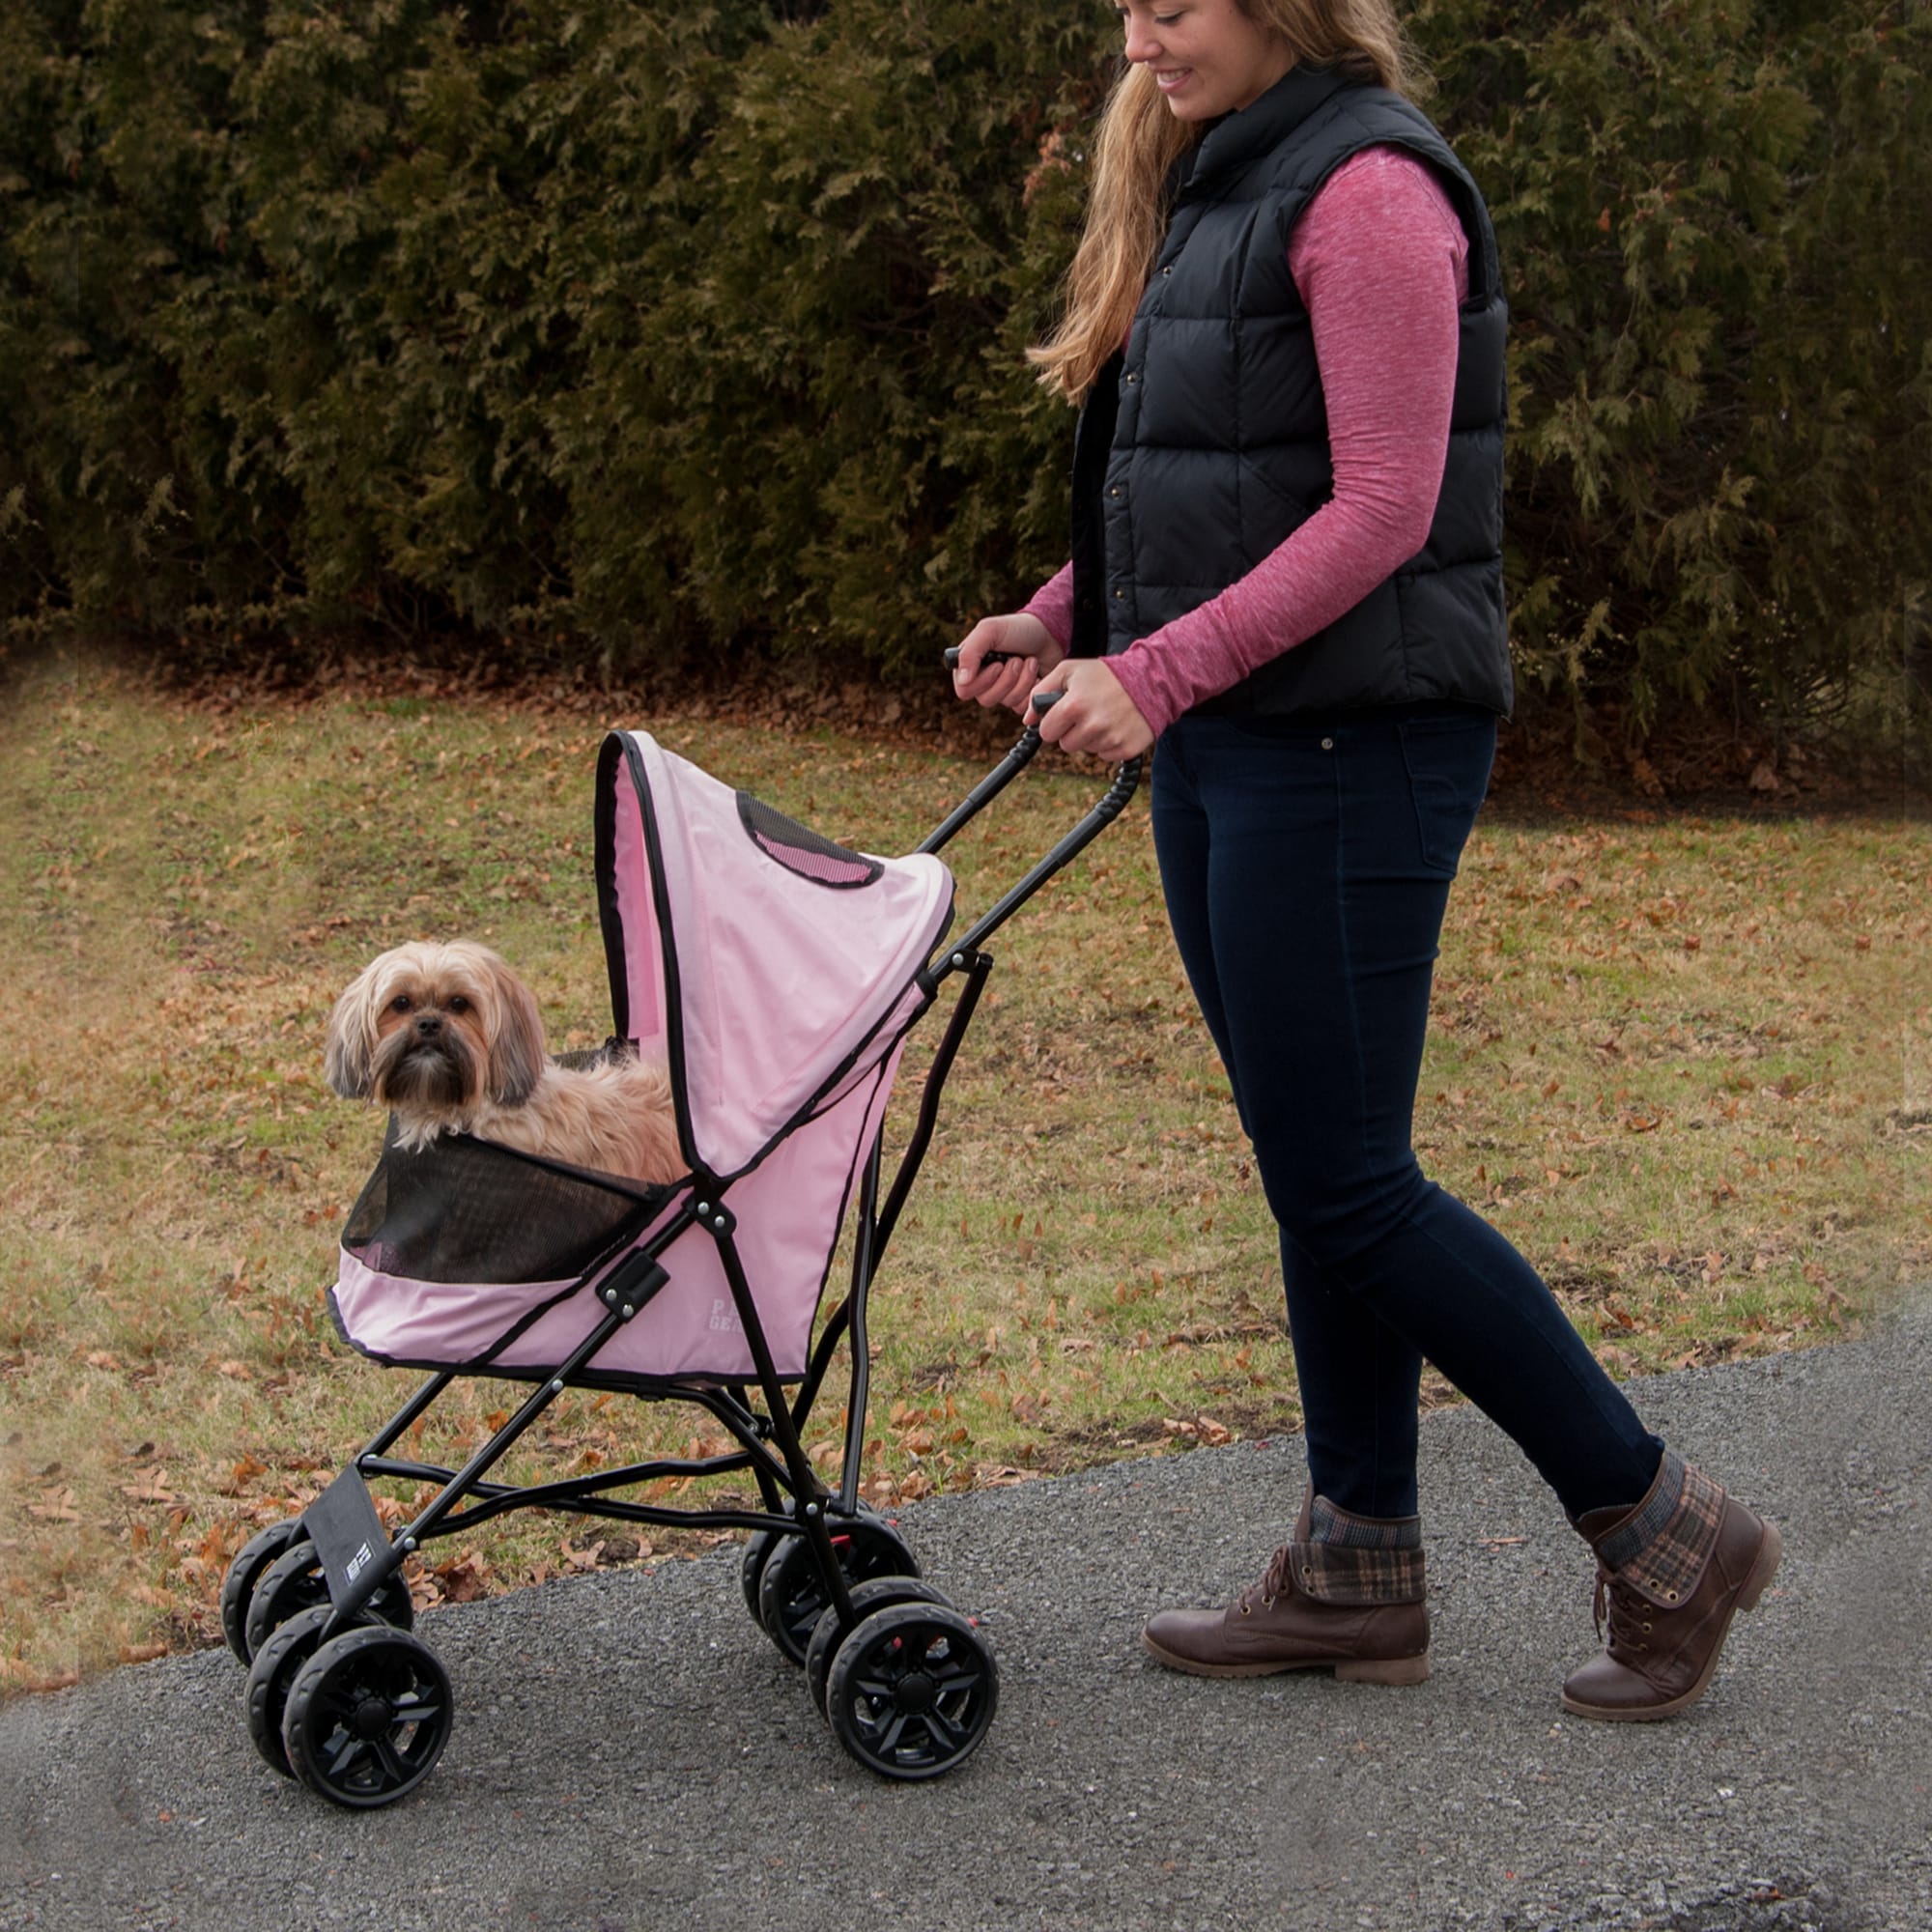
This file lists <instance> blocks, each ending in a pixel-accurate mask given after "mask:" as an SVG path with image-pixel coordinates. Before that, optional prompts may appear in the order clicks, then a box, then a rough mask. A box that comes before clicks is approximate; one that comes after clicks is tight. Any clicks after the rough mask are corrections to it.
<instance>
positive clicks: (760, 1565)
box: [738, 1502, 792, 1625]
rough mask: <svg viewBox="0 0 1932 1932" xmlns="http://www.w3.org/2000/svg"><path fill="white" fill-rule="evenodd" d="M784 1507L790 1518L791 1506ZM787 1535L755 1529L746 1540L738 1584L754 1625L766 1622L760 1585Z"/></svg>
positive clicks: (774, 1530) (779, 1531) (777, 1531)
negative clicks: (762, 1608)
mask: <svg viewBox="0 0 1932 1932" xmlns="http://www.w3.org/2000/svg"><path fill="white" fill-rule="evenodd" d="M784 1507H785V1514H786V1515H787V1516H789V1515H790V1514H791V1507H792V1506H791V1504H790V1503H789V1502H787V1503H786V1504H785V1506H784ZM786 1535H787V1532H786V1531H784V1530H782V1529H754V1530H753V1532H752V1533H751V1535H750V1536H748V1537H747V1538H746V1539H745V1553H744V1555H743V1557H742V1558H740V1560H739V1563H738V1582H739V1584H740V1586H741V1587H742V1588H743V1590H744V1592H745V1607H746V1608H747V1609H748V1610H750V1611H751V1613H752V1621H753V1623H754V1624H759V1625H762V1624H763V1622H764V1614H763V1612H762V1611H760V1609H759V1608H758V1585H759V1584H760V1583H762V1582H763V1581H764V1579H765V1565H766V1564H767V1563H769V1562H770V1561H771V1560H772V1551H773V1550H775V1549H776V1548H778V1547H779V1545H780V1544H781V1543H782V1542H784V1540H785V1537H786Z"/></svg>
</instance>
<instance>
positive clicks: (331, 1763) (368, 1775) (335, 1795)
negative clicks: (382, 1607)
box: [282, 1624, 454, 1811]
mask: <svg viewBox="0 0 1932 1932" xmlns="http://www.w3.org/2000/svg"><path fill="white" fill-rule="evenodd" d="M453 1716H454V1713H453V1709H452V1703H451V1698H450V1693H449V1673H448V1672H447V1671H445V1670H444V1669H443V1667H442V1662H441V1660H440V1659H439V1658H438V1656H437V1654H436V1652H435V1651H433V1650H431V1649H430V1647H429V1646H428V1644H426V1643H424V1642H423V1641H422V1640H421V1638H419V1637H414V1636H412V1635H411V1634H409V1633H408V1632H407V1631H398V1630H391V1629H389V1628H388V1627H387V1626H386V1625H383V1624H375V1625H370V1626H367V1627H365V1628H363V1629H360V1630H350V1631H344V1632H343V1633H342V1634H340V1635H339V1636H332V1637H330V1638H329V1640H328V1641H327V1643H325V1644H324V1645H323V1646H322V1647H321V1648H320V1649H319V1650H317V1651H315V1652H314V1653H313V1654H312V1655H311V1656H309V1657H308V1658H307V1659H306V1660H304V1662H302V1664H301V1667H300V1668H299V1669H298V1671H297V1673H296V1677H295V1681H294V1683H293V1684H292V1685H291V1686H290V1688H289V1693H288V1701H287V1704H286V1706H285V1708H284V1710H283V1713H282V1747H283V1749H284V1750H285V1751H286V1752H287V1754H288V1761H289V1765H290V1767H291V1769H292V1770H293V1771H294V1773H295V1775H296V1776H298V1778H300V1779H301V1781H302V1782H303V1783H304V1784H305V1785H307V1786H308V1788H309V1789H310V1790H311V1791H313V1792H315V1793H317V1794H318V1795H319V1796H320V1797H323V1798H327V1800H328V1801H329V1803H330V1804H342V1805H347V1806H348V1807H349V1808H350V1809H352V1810H358V1811H363V1810H370V1809H373V1808H374V1807H375V1806H377V1805H379V1804H394V1803H395V1802H396V1800H397V1799H399V1798H405V1797H407V1796H408V1795H409V1794H410V1793H411V1792H412V1791H413V1790H414V1789H415V1788H416V1786H417V1785H418V1784H420V1783H421V1782H422V1781H423V1779H424V1778H426V1777H427V1776H429V1775H430V1773H431V1771H433V1770H434V1769H435V1767H436V1761H437V1759H438V1758H440V1756H441V1755H442V1747H443V1746H444V1745H446V1744H447V1743H448V1742H449V1732H450V1726H451V1722H452V1720H453Z"/></svg>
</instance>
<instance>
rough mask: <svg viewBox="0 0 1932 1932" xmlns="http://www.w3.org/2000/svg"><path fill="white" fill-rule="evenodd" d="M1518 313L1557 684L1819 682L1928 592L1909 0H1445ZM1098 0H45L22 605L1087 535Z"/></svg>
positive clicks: (1524, 621)
mask: <svg viewBox="0 0 1932 1932" xmlns="http://www.w3.org/2000/svg"><path fill="white" fill-rule="evenodd" d="M1410 20H1411V25H1412V27H1413V30H1414V32H1415V35H1416V38H1417V40H1418V42H1419V43H1420V45H1421V47H1422V49H1423V51H1424V53H1425V55H1426V57H1427V59H1428V62H1429V64H1430V67H1431V69H1432V71H1433V74H1434V77H1435V91H1434V93H1433V94H1432V96H1431V97H1430V100H1429V105H1430V106H1431V109H1432V111H1433V112H1434V113H1435V115H1436V117H1437V118H1438V119H1439V120H1440V121H1441V122H1442V124H1443V126H1444V127H1445V128H1446V129H1447V131H1448V132H1449V133H1450V135H1451V137H1452V138H1453V139H1454V140H1455V141H1456V143H1457V145H1458V147H1459V149H1460V151H1461V152H1462V154H1463V156H1464V158H1465V159H1466V160H1467V162H1468V163H1469V165H1470V167H1471V169H1472V171H1473V172H1474V173H1475V175H1476V177H1477V179H1478V180H1479V181H1480V182H1481V183H1482V184H1483V185H1484V187H1485V189H1486V191H1487V192H1488V194H1489V196H1490V197H1491V201H1492V208H1493V211H1494V214H1495V219H1496V226H1497V230H1498V235H1499V239H1500V241H1501V245H1502V251H1503V257H1504V262H1505V268H1506V272H1507V274H1508V278H1509V285H1510V298H1511V304H1512V308H1513V311H1514V316H1515V327H1514V336H1513V351H1512V357H1513V364H1512V366H1513V411H1514V416H1515V433H1514V438H1513V443H1512V453H1511V458H1510V466H1511V467H1510V477H1509V486H1510V511H1511V544H1512V554H1511V559H1510V569H1511V579H1512V586H1513V595H1514V622H1515V632H1516V637H1517V641H1518V648H1519V654H1520V664H1521V666H1522V668H1523V670H1524V672H1525V673H1526V675H1527V679H1528V680H1529V682H1531V683H1532V684H1541V685H1542V686H1544V687H1546V688H1549V689H1552V690H1558V691H1566V692H1569V693H1571V694H1573V695H1575V696H1577V697H1579V698H1587V697H1593V696H1616V697H1620V698H1623V699H1626V700H1628V701H1630V702H1632V703H1633V704H1634V707H1635V712H1634V717H1635V723H1636V725H1637V727H1638V728H1641V727H1642V725H1644V724H1645V723H1647V721H1648V720H1649V719H1650V717H1651V716H1652V715H1653V714H1654V713H1655V711H1656V709H1657V708H1658V707H1659V706H1660V705H1662V704H1666V703H1669V702H1672V701H1674V700H1681V699H1690V700H1700V699H1703V698H1706V697H1708V696H1710V695H1711V694H1713V693H1714V692H1718V691H1719V690H1721V691H1723V692H1724V693H1725V694H1726V695H1727V696H1742V697H1745V698H1747V699H1749V700H1751V701H1752V702H1754V703H1756V704H1758V705H1760V706H1768V707H1771V708H1773V709H1775V710H1777V711H1779V712H1783V713H1796V712H1799V711H1801V710H1803V709H1804V708H1805V707H1807V706H1815V705H1816V704H1818V703H1820V702H1823V701H1830V700H1833V699H1837V698H1841V697H1842V696H1844V695H1845V694H1846V693H1848V692H1851V691H1855V690H1857V689H1859V688H1860V687H1861V685H1862V686H1867V687H1869V686H1883V685H1884V684H1885V682H1886V681H1887V680H1888V679H1889V680H1890V681H1891V683H1892V685H1893V686H1894V687H1897V686H1898V685H1899V683H1900V677H1899V673H1900V671H1901V668H1903V667H1904V666H1905V665H1907V664H1908V663H1909V662H1910V661H1911V660H1912V657H1913V654H1914V652H1915V651H1916V650H1919V649H1922V648H1923V640H1924V639H1925V636H1926V602H1927V587H1926V586H1927V583H1928V582H1932V507H1929V506H1928V500H1927V493H1926V491H1925V490H1924V489H1923V487H1922V484H1923V481H1924V472H1925V469H1926V462H1925V452H1926V450H1927V448H1928V446H1932V445H1928V429H1932V360H1929V359H1928V358H1929V357H1932V327H1928V323H1932V280H1929V279H1928V276H1927V273H1926V264H1927V262H1928V260H1932V248H1928V245H1927V244H1928V242H1929V241H1932V197H1928V195H1927V194H1926V192H1925V186H1924V172H1923V156H1924V155H1925V154H1926V153H1927V152H1928V147H1932V141H1929V140H1928V136H1932V127H1928V114H1929V113H1932V109H1928V100H1932V91H1928V89H1927V87H1926V85H1925V81H1926V78H1927V65H1928V64H1927V57H1926V56H1927V44H1928V26H1927V22H1926V21H1925V19H1924V17H1923V14H1922V12H1921V10H1920V8H1919V7H1918V5H1917V4H1915V0H1892V3H1891V4H1884V0H1759V4H1752V0H1726V4H1722V5H1719V4H1715V0H1594V3H1593V0H1521V3H1520V4H1515V5H1503V4H1498V0H1420V4H1418V5H1416V6H1415V7H1414V8H1413V10H1412V12H1411V14H1410ZM1116 41H1117V29H1116V26H1115V23H1114V20H1113V17H1112V14H1111V13H1110V12H1109V11H1108V10H1106V9H1105V8H1103V7H1096V6H1094V5H1093V4H1092V0H1067V4H1065V5H1048V6H1044V7H1042V6H1040V5H1039V4H1038V3H1037V0H918V4H912V0H822V4H811V0H790V4H787V0H773V4H767V5H758V4H752V0H714V3H713V4H710V5H702V4H699V5H694V6H691V7H687V8H679V9H669V10H665V9H648V10H647V9H642V8H639V7H637V6H635V5H631V4H625V0H573V4H572V5H571V6H569V7H568V8H548V7H530V8H526V7H522V6H518V5H515V4H510V0H481V4H478V5H474V6H471V7H469V8H467V9H463V10H461V11H459V10H457V9H454V8H451V7H447V6H440V5H434V4H429V0H302V4H299V5H290V4H278V3H277V0H197V4H195V5H193V6H185V5H180V4H176V0H13V4H12V5H11V6H10V7H9V8H8V9H7V10H5V13H4V15H0V568H4V572H5V576H4V582H0V618H4V619H7V620H10V621H11V624H12V629H13V633H14V635H15V636H16V637H19V636H28V635H32V634H34V633H36V632H39V631H44V630H46V629H48V628H50V627H60V626H71V625H80V626H85V627H89V628H92V629H99V628H103V627H111V628H113V629H115V630H118V631H120V632H123V633H133V634H136V635H141V636H145V637H147V638H149V639H152V640H154V641H155V643H156V646H157V647H159V648H162V649H174V648H178V647H179V642H178V640H181V639H190V640H194V641H196V642H197V643H200V644H204V645H205V644H206V643H208V642H209V641H210V640H213V641H215V642H216V643H218V645H219V647H220V648H222V649H224V650H228V651H231V652H238V653H241V654H249V653H257V652H263V651H272V650H276V649H279V648H281V647H282V644H283V642H284V640H286V639H290V638H297V639H302V638H313V637H320V636H338V635H341V634H342V632H343V631H344V630H345V628H351V629H358V630H361V629H378V630H381V631H382V632H384V633H386V634H388V635H390V636H393V637H398V638H403V639H412V638H417V637H422V636H425V635H427V634H430V633H432V632H434V633H440V634H441V635H444V636H447V635H448V634H450V633H451V632H452V631H454V632H457V633H459V634H463V635H468V636H469V637H471V638H473V639H474V640H475V647H476V648H477V649H479V650H492V649H497V648H500V640H503V639H512V640H517V641H518V642H519V643H520V644H521V645H522V646H523V647H525V648H527V647H528V646H529V645H530V644H531V643H532V641H537V642H540V643H541V644H542V646H543V647H545V648H550V649H556V648H559V647H560V648H561V649H562V650H563V651H565V652H581V653H586V654H587V653H598V654H601V655H602V656H603V657H604V658H605V659H606V660H607V661H608V662H611V663H613V664H616V665H619V666H624V667H635V666H639V665H646V664H653V663H655V664H665V665H668V664H672V663H690V662H693V661H696V660H705V659H717V658H719V657H721V656H723V655H724V654H726V653H740V652H747V651H756V650H769V651H771V652H776V653H782V652H798V651H804V652H811V653H814V654H817V655H819V656H821V657H824V658H826V659H828V660H833V661H837V662H839V663H841V664H843V665H845V666H848V667H849V666H852V665H857V664H866V665H869V666H872V667H874V668H879V669H882V670H884V671H887V672H894V671H897V670H901V669H905V668H914V667H916V668H919V669H920V670H921V671H922V672H924V671H925V670H926V668H928V667H929V665H930V663H931V653H932V651H933V650H934V648H935V647H936V646H937V645H938V644H939V643H941V642H943V641H945V640H947V639H950V638H951V637H952V636H953V635H955V634H956V633H957V632H958V630H959V629H960V628H961V627H962V626H963V625H964V624H965V623H966V622H967V621H969V619H970V618H971V617H972V616H974V615H976V614H978V613H980V612H982V611H988V610H994V609H1004V608H1008V607H1009V605H1010V604H1011V603H1012V602H1013V600H1014V599H1015V598H1016V597H1017V596H1019V595H1022V594H1024V593H1025V592H1026V591H1027V590H1029V589H1030V588H1031V587H1032V585H1033V584H1034V583H1035V582H1037V581H1038V580H1039V579H1040V578H1041V577H1043V576H1044V575H1045V574H1047V573H1048V572H1050V571H1051V570H1052V569H1053V568H1055V567H1056V566H1057V565H1058V563H1059V562H1060V561H1061V558H1062V554H1063V552H1064V545H1065V501H1064V497H1065V470H1066V464H1067V455H1068V450H1069V447H1070V439H1071V418H1070V415H1069V413H1068V412H1066V411H1065V409H1064V408H1062V407H1060V406H1059V405H1057V404H1055V403H1054V402H1052V401H1051V400H1050V399H1049V398H1047V397H1046V396H1045V395H1044V394H1043V393H1042V392H1040V391H1039V390H1038V389H1037V386H1036V385H1035V384H1034V383H1033V381H1032V379H1031V376H1030V374H1029V373H1028V371H1027V370H1026V369H1025V367H1024V366H1023V364H1022V361H1021V351H1022V349H1023V347H1024V346H1025V344H1026V343H1028V342H1029V341H1031V340H1035V339H1037V336H1038V335H1039V334H1040V333H1041V332H1042V330H1043V329H1044V327H1045V326H1046V324H1047V322H1048V320H1049V319H1050V317H1051V314H1052V312H1053V304H1054V300H1055V291H1056V286H1057V282H1058V277H1059V274H1060V272H1061V270H1062V269H1063V267H1064V264H1065V259H1066V255H1067V252H1068V249H1069V247H1070V243H1071V239H1072V235H1073V231H1074V228H1075V225H1076V223H1077V220H1078V214H1079V208H1080V203H1081V196H1082V193H1083V188H1084V154H1083V145H1082V144H1083V141H1084V139H1085V129H1086V128H1088V126H1089V125H1090V123H1091V119H1092V115H1093V113H1094V108H1095V107H1096V105H1097V103H1098V100H1099V99H1100V97H1101V95H1102V93H1103V91H1104V88H1105V86H1106V84H1107V80H1108V77H1109V75H1110V73H1111V71H1112V62H1113V59H1114V53H1115V46H1116Z"/></svg>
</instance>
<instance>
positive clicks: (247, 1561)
mask: <svg viewBox="0 0 1932 1932" xmlns="http://www.w3.org/2000/svg"><path fill="white" fill-rule="evenodd" d="M303 1540H304V1539H303V1537H302V1525H301V1518H300V1517H298V1516H292V1517H286V1518H284V1519H283V1520H282V1521H280V1522H271V1523H270V1525H269V1526H268V1528H267V1529H264V1530H258V1531H257V1532H256V1533H255V1534H254V1535H253V1536H251V1537H250V1538H249V1539H248V1541H247V1542H246V1543H244V1544H243V1545H242V1546H241V1548H240V1549H238V1550H237V1551H236V1552H235V1556H234V1559H233V1560H232V1561H231V1562H230V1563H229V1565H228V1574H227V1575H226V1576H225V1577H222V1579H221V1634H222V1635H223V1636H225V1637H226V1638H227V1639H228V1648H229V1649H230V1650H232V1651H233V1652H234V1653H235V1657H236V1661H237V1662H239V1663H240V1664H241V1667H242V1668H243V1669H244V1670H245V1669H246V1668H247V1667H248V1665H249V1664H250V1663H252V1662H254V1661H255V1653H254V1651H253V1650H252V1649H251V1648H250V1647H249V1643H248V1605H249V1601H250V1599H251V1598H253V1596H254V1594H255V1585H256V1584H257V1583H259V1582H260V1581H261V1580H262V1573H263V1571H265V1570H266V1569H267V1568H268V1567H269V1565H270V1563H272V1562H273V1561H274V1560H275V1559H276V1557H278V1556H280V1555H281V1554H282V1553H283V1552H284V1551H285V1550H287V1548H289V1546H290V1545H291V1544H294V1543H300V1542H302V1541H303Z"/></svg>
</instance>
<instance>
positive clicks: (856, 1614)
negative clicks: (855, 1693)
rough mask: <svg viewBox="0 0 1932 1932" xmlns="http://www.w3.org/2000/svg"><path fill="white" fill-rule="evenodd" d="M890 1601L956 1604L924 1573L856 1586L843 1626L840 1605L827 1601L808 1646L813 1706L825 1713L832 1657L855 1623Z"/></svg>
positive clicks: (807, 1675) (807, 1679)
mask: <svg viewBox="0 0 1932 1932" xmlns="http://www.w3.org/2000/svg"><path fill="white" fill-rule="evenodd" d="M888 1604H943V1605H946V1606H947V1608H949V1609H950V1608H951V1607H952V1599H951V1598H950V1597H948V1596H947V1594H946V1592H945V1591H944V1590H942V1589H941V1588H940V1587H939V1586H938V1584H936V1583H928V1582H927V1581H926V1580H925V1579H924V1578H923V1577H873V1578H872V1579H871V1581H870V1582H868V1583H857V1584H854V1585H853V1588H852V1622H851V1623H848V1624H845V1625H843V1626H841V1625H840V1624H839V1621H838V1605H836V1604H827V1605H826V1606H825V1608H824V1609H823V1610H822V1611H820V1612H819V1617H818V1621H817V1623H816V1624H814V1625H813V1626H812V1630H811V1641H810V1643H808V1644H807V1645H806V1647H805V1688H806V1690H809V1691H810V1693H811V1708H812V1709H813V1710H814V1711H816V1712H817V1713H818V1715H819V1716H820V1717H821V1718H822V1717H824V1716H825V1684H826V1680H827V1679H828V1678H829V1677H830V1676H831V1675H832V1660H833V1658H834V1657H835V1656H836V1655H837V1654H838V1646H839V1645H840V1644H841V1643H842V1642H843V1641H844V1640H845V1637H846V1634H847V1633H848V1632H850V1631H851V1630H852V1629H853V1627H854V1625H857V1624H859V1623H861V1622H863V1621H864V1620H865V1619H866V1618H867V1617H868V1616H869V1615H870V1614H871V1613H872V1612H873V1611H874V1610H882V1609H884V1608H885V1606H886V1605H888Z"/></svg>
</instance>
